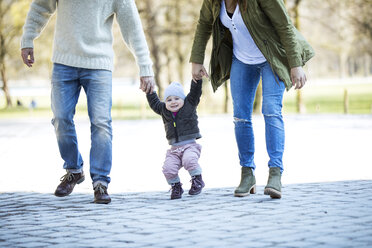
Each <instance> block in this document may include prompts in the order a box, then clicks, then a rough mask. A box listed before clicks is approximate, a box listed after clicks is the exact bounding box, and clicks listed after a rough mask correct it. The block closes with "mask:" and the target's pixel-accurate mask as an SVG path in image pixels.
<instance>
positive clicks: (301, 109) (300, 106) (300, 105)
mask: <svg viewBox="0 0 372 248" xmlns="http://www.w3.org/2000/svg"><path fill="white" fill-rule="evenodd" d="M300 3H301V0H295V3H294V4H295V5H294V6H293V14H294V25H295V27H296V28H297V29H298V30H300V14H299V11H298V10H299V9H298V8H299V6H300ZM296 109H297V113H300V114H302V113H305V112H306V109H305V104H304V99H303V96H302V91H301V90H300V89H298V90H297V97H296Z"/></svg>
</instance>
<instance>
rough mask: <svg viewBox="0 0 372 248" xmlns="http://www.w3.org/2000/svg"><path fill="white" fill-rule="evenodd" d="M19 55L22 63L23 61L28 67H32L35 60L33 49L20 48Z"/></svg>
mask: <svg viewBox="0 0 372 248" xmlns="http://www.w3.org/2000/svg"><path fill="white" fill-rule="evenodd" d="M21 56H22V59H23V63H25V64H26V65H27V66H28V67H32V64H33V63H34V62H35V60H34V49H33V48H22V50H21Z"/></svg>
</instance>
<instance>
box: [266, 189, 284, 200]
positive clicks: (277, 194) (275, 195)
mask: <svg viewBox="0 0 372 248" xmlns="http://www.w3.org/2000/svg"><path fill="white" fill-rule="evenodd" d="M264 194H265V195H269V196H270V197H271V198H273V199H280V198H282V192H280V191H278V190H276V189H273V188H266V189H265V190H264Z"/></svg>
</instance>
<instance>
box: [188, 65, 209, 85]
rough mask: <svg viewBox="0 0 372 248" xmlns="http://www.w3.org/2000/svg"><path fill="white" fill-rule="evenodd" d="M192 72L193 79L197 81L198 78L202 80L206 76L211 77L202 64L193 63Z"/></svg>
mask: <svg viewBox="0 0 372 248" xmlns="http://www.w3.org/2000/svg"><path fill="white" fill-rule="evenodd" d="M191 74H192V80H193V81H194V82H195V83H196V81H197V80H201V79H202V78H203V77H204V76H206V77H207V78H209V75H208V73H207V71H206V70H205V68H204V66H203V65H202V64H196V63H192V65H191Z"/></svg>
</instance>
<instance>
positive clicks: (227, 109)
mask: <svg viewBox="0 0 372 248" xmlns="http://www.w3.org/2000/svg"><path fill="white" fill-rule="evenodd" d="M227 82H228V81H226V82H225V83H224V88H225V102H224V105H223V112H224V113H227V112H228V111H229V87H228V84H227Z"/></svg>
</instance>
